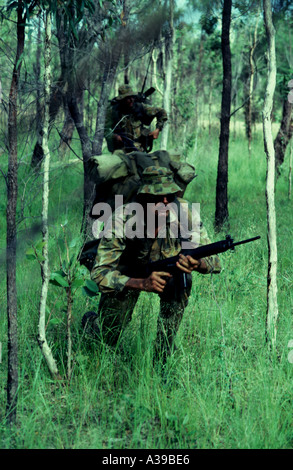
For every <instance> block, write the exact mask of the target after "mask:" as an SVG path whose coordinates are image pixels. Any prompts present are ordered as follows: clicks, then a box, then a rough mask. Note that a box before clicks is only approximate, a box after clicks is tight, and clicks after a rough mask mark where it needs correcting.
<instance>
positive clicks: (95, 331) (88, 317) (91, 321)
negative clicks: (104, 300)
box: [81, 311, 100, 338]
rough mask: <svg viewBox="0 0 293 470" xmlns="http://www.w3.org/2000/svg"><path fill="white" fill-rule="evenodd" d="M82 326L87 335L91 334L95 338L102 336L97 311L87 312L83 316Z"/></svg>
mask: <svg viewBox="0 0 293 470" xmlns="http://www.w3.org/2000/svg"><path fill="white" fill-rule="evenodd" d="M81 326H82V329H83V331H84V333H85V334H86V335H89V336H91V337H93V338H97V337H99V336H100V327H99V324H98V315H97V313H96V312H93V311H89V312H86V313H85V314H84V316H83V317H82V320H81Z"/></svg>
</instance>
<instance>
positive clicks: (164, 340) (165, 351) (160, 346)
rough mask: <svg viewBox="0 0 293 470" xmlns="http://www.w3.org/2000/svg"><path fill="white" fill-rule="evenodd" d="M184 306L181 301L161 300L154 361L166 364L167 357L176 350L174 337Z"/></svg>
mask: <svg viewBox="0 0 293 470" xmlns="http://www.w3.org/2000/svg"><path fill="white" fill-rule="evenodd" d="M184 307H185V306H184V305H183V304H182V303H181V302H162V301H161V310H160V315H159V317H158V326H157V337H156V341H155V347H154V362H157V361H162V364H163V365H164V364H166V362H167V359H168V357H169V356H170V355H171V354H173V353H174V352H175V351H176V350H177V347H176V344H175V338H176V335H177V331H178V329H179V326H180V323H181V320H182V317H183V312H184Z"/></svg>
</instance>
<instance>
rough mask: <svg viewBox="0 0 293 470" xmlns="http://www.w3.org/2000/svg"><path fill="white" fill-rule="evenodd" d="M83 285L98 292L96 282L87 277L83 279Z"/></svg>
mask: <svg viewBox="0 0 293 470" xmlns="http://www.w3.org/2000/svg"><path fill="white" fill-rule="evenodd" d="M85 286H86V287H87V289H89V290H90V291H91V292H95V293H96V294H97V293H98V292H99V288H98V286H97V284H96V283H95V282H94V281H92V280H90V279H87V280H86V281H85Z"/></svg>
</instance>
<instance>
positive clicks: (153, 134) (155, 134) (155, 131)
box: [149, 129, 160, 140]
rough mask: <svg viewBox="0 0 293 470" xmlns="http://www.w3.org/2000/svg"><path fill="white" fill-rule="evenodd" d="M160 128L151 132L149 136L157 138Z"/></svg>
mask: <svg viewBox="0 0 293 470" xmlns="http://www.w3.org/2000/svg"><path fill="white" fill-rule="evenodd" d="M159 134H160V129H155V130H154V131H152V132H150V133H149V136H150V137H152V138H153V139H154V140H156V139H157V138H158V137H159Z"/></svg>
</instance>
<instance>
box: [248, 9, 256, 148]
mask: <svg viewBox="0 0 293 470" xmlns="http://www.w3.org/2000/svg"><path fill="white" fill-rule="evenodd" d="M258 19H259V11H258V12H257V19H256V23H255V28H254V34H253V41H252V44H251V46H250V49H249V78H248V96H247V103H246V107H245V120H246V136H247V140H248V154H249V156H251V141H252V95H253V88H254V72H255V67H254V59H253V54H254V51H255V48H256V43H257V27H258Z"/></svg>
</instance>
